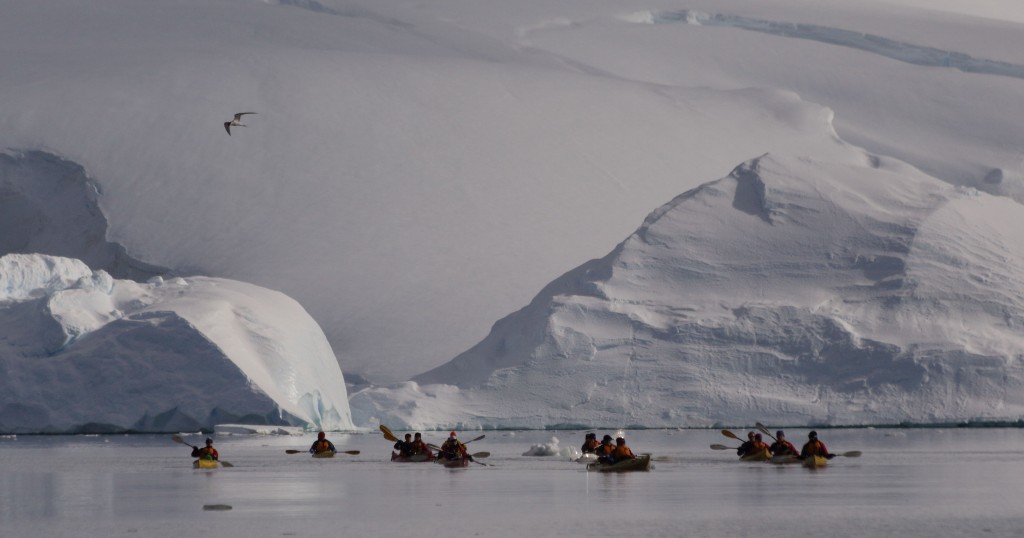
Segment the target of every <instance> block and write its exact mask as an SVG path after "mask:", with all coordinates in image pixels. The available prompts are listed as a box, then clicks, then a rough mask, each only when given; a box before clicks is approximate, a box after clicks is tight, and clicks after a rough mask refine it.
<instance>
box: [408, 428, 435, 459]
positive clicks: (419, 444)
mask: <svg viewBox="0 0 1024 538" xmlns="http://www.w3.org/2000/svg"><path fill="white" fill-rule="evenodd" d="M410 452H411V453H412V455H414V456H417V455H419V454H423V455H425V456H427V459H434V454H433V453H432V452H430V447H428V446H427V444H426V443H424V442H423V434H421V433H419V432H416V437H415V438H414V439H413V440H412V450H411V451H410Z"/></svg>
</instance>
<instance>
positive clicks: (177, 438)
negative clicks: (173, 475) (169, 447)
mask: <svg viewBox="0 0 1024 538" xmlns="http://www.w3.org/2000/svg"><path fill="white" fill-rule="evenodd" d="M171 440H172V441H174V442H175V443H181V444H183V445H186V446H190V447H192V448H194V449H196V450H199V447H197V446H196V445H190V444H188V443H186V442H185V440H184V439H182V438H181V436H180V435H178V434H174V435H172V436H171ZM217 461H219V462H220V464H221V465H223V466H224V467H234V465H233V464H231V463H230V462H227V461H223V460H217Z"/></svg>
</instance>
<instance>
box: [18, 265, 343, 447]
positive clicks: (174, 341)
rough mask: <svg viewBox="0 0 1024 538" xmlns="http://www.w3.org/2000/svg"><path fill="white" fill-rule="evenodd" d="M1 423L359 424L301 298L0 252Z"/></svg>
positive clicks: (149, 426)
mask: <svg viewBox="0 0 1024 538" xmlns="http://www.w3.org/2000/svg"><path fill="white" fill-rule="evenodd" d="M0 326H2V327H4V332H3V334H2V335H0V371H2V372H3V375H2V376H0V393H2V394H3V395H4V396H3V399H2V401H0V431H2V432H18V433H20V432H27V433H38V432H45V433H65V432H112V431H126V430H131V431H156V432H167V431H195V430H197V429H200V428H203V429H212V428H213V426H214V425H215V424H218V423H225V422H246V423H253V424H292V425H307V424H308V425H309V427H314V428H324V429H331V430H338V429H352V428H353V424H352V420H351V416H350V413H349V409H348V402H347V394H346V389H345V381H344V379H343V378H342V375H341V370H340V369H339V368H338V365H337V361H336V359H335V358H334V354H333V353H332V352H331V348H330V345H329V344H328V343H327V340H326V339H325V338H324V336H323V333H322V332H321V331H320V328H319V327H318V326H317V325H316V322H314V321H313V320H312V318H310V317H309V315H308V314H307V313H306V312H305V311H304V310H303V309H302V307H301V306H299V305H298V304H297V303H296V302H295V301H293V300H291V299H289V298H287V297H285V296H284V295H282V294H280V293H278V292H273V291H270V290H267V289H263V288H259V287H257V286H253V285H251V284H245V283H242V282H234V281H230V280H226V279H219V278H203V277H195V278H187V279H186V278H174V279H171V280H166V281H165V280H163V279H161V278H159V277H156V278H154V279H153V280H152V281H151V282H149V283H146V284H139V283H136V282H133V281H128V280H115V279H113V278H112V277H111V276H110V275H109V274H107V273H106V272H105V271H95V272H94V271H92V270H91V269H89V267H88V266H86V265H85V264H84V263H82V262H80V261H78V260H74V259H70V258H58V257H52V256H41V255H22V254H9V255H6V256H3V257H0Z"/></svg>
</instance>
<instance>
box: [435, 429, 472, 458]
mask: <svg viewBox="0 0 1024 538" xmlns="http://www.w3.org/2000/svg"><path fill="white" fill-rule="evenodd" d="M467 457H469V456H468V455H467V454H466V445H464V444H462V441H459V437H458V436H457V435H456V434H455V432H452V433H451V435H449V436H448V440H447V441H445V442H444V444H443V445H441V450H440V451H439V452H438V453H437V459H441V458H444V459H446V460H449V461H451V460H457V459H462V458H467ZM469 459H470V461H472V460H473V458H471V457H469Z"/></svg>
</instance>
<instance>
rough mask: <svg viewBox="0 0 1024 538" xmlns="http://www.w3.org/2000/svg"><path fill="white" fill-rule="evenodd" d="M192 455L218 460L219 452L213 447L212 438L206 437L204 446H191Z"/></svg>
mask: <svg viewBox="0 0 1024 538" xmlns="http://www.w3.org/2000/svg"><path fill="white" fill-rule="evenodd" d="M192 457H193V458H199V459H207V460H214V461H219V460H220V454H218V453H217V449H216V448H213V439H207V440H206V446H204V447H202V448H199V447H192Z"/></svg>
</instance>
